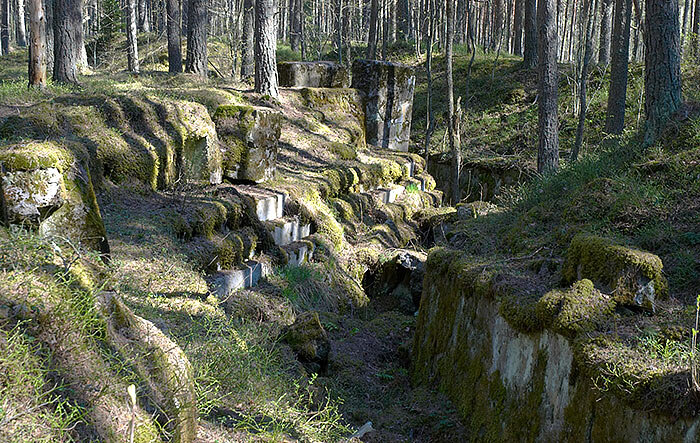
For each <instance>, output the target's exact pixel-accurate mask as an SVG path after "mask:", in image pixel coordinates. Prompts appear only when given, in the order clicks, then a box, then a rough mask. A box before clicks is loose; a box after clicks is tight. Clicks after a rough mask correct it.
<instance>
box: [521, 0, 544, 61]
mask: <svg viewBox="0 0 700 443" xmlns="http://www.w3.org/2000/svg"><path fill="white" fill-rule="evenodd" d="M542 1H544V0H542ZM523 66H524V67H525V69H534V68H535V66H537V0H525V51H524V53H523Z"/></svg>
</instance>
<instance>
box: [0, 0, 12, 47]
mask: <svg viewBox="0 0 700 443" xmlns="http://www.w3.org/2000/svg"><path fill="white" fill-rule="evenodd" d="M0 8H2V11H0V55H7V54H9V53H10V0H0Z"/></svg>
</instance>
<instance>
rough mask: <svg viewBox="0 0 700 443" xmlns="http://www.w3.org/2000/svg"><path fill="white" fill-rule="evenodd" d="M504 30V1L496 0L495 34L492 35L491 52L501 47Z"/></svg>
mask: <svg viewBox="0 0 700 443" xmlns="http://www.w3.org/2000/svg"><path fill="white" fill-rule="evenodd" d="M502 28H503V0H494V8H493V33H492V35H491V50H492V51H496V50H497V49H499V47H500V43H501V30H502Z"/></svg>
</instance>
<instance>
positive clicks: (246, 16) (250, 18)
mask: <svg viewBox="0 0 700 443" xmlns="http://www.w3.org/2000/svg"><path fill="white" fill-rule="evenodd" d="M254 38H255V0H244V1H243V39H242V43H243V47H242V51H241V52H242V53H241V80H245V79H248V78H250V77H252V76H253V74H254V73H255V58H254V57H253V51H254V46H255V40H254Z"/></svg>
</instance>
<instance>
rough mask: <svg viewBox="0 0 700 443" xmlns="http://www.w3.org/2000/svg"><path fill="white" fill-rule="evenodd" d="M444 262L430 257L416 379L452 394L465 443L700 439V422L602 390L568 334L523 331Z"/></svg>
mask: <svg viewBox="0 0 700 443" xmlns="http://www.w3.org/2000/svg"><path fill="white" fill-rule="evenodd" d="M431 268H432V269H431ZM435 268H436V267H435V266H434V263H431V260H430V259H429V260H428V263H427V265H426V273H425V275H426V277H425V280H424V284H423V294H422V300H421V306H420V310H419V315H418V324H417V328H416V335H415V338H414V346H413V377H414V381H415V382H416V383H426V382H427V383H433V384H436V385H437V386H438V387H439V388H440V389H441V390H442V391H444V392H445V393H447V395H448V397H450V399H451V400H452V401H453V402H454V404H455V406H456V407H457V409H458V410H459V411H460V413H461V415H462V416H463V418H464V422H465V427H466V428H467V429H468V435H465V438H464V441H577V442H578V441H594V442H595V441H629V442H660V441H668V442H694V441H699V439H700V432H698V431H699V430H700V418H698V417H695V418H671V417H667V416H664V415H660V414H655V413H653V412H648V411H640V410H635V409H632V408H631V407H629V406H627V405H626V404H625V403H623V402H622V401H621V400H620V399H618V398H616V397H615V396H613V395H612V394H607V393H605V392H601V391H599V390H598V389H596V387H595V386H594V384H593V381H592V380H591V379H590V377H588V376H586V375H584V374H583V373H582V371H581V370H580V368H578V367H577V363H576V361H575V360H574V354H573V351H572V347H571V344H570V342H569V340H568V339H567V338H566V337H564V336H562V335H560V334H558V333H555V332H552V331H548V330H545V331H543V332H540V333H533V334H524V333H521V332H519V331H517V330H516V329H514V328H513V327H512V326H511V325H510V324H509V323H508V322H507V321H506V320H505V319H504V318H503V317H502V316H501V315H500V314H499V311H498V302H497V300H495V299H493V298H490V297H489V296H488V295H486V296H484V295H481V296H480V295H476V294H475V292H479V290H476V291H475V290H473V289H474V287H475V286H474V285H475V284H474V282H468V283H466V284H465V281H464V279H463V278H460V276H459V275H457V276H455V275H449V276H446V275H444V272H440V271H444V269H445V268H444V267H441V268H439V269H435ZM462 277H463V276H462ZM476 285H477V286H478V283H477V284H476Z"/></svg>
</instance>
